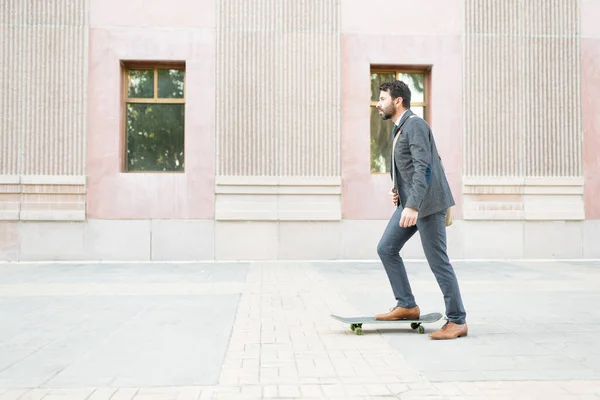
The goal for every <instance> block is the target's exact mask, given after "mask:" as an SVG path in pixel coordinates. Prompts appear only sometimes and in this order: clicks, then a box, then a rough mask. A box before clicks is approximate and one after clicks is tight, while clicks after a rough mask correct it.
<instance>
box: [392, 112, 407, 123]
mask: <svg viewBox="0 0 600 400" xmlns="http://www.w3.org/2000/svg"><path fill="white" fill-rule="evenodd" d="M407 111H408V109H406V110H404V112H403V113H402V114H401V115H400V117H398V120H397V121H396V122H395V123H394V125H396V126H400V120H402V117H403V116H404V114H406V112H407Z"/></svg>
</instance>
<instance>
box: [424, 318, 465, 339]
mask: <svg viewBox="0 0 600 400" xmlns="http://www.w3.org/2000/svg"><path fill="white" fill-rule="evenodd" d="M468 332H469V327H468V326H467V323H466V322H465V323H464V324H462V325H459V324H455V323H454V322H450V321H448V322H446V323H445V324H444V326H442V328H441V329H440V330H439V331H435V332H432V333H431V334H429V337H430V338H432V339H435V340H447V339H456V338H459V337H463V336H467V333H468Z"/></svg>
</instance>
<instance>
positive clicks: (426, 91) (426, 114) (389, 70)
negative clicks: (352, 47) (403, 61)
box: [369, 65, 431, 175]
mask: <svg viewBox="0 0 600 400" xmlns="http://www.w3.org/2000/svg"><path fill="white" fill-rule="evenodd" d="M372 74H394V75H395V79H397V80H399V75H400V74H423V101H418V102H413V101H412V99H411V102H410V108H411V109H412V108H413V107H423V119H424V120H425V121H426V122H427V123H428V124H431V123H430V117H431V115H430V114H431V104H430V102H429V97H430V90H431V66H427V67H422V68H419V67H401V66H398V67H390V66H374V65H372V66H371V68H370V70H369V79H370V78H371V75H372ZM411 94H412V93H411ZM378 102H379V101H373V100H371V93H370V92H369V126H370V122H371V111H372V107H376V106H377V103H378ZM369 129H370V128H369ZM370 138H371V131H370V130H369V143H370ZM370 154H371V149H370V145H369V173H370V174H371V175H383V174H386V175H387V174H389V171H387V172H373V171H372V170H371V167H370V165H371V156H370Z"/></svg>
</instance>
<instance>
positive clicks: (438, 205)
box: [393, 110, 455, 218]
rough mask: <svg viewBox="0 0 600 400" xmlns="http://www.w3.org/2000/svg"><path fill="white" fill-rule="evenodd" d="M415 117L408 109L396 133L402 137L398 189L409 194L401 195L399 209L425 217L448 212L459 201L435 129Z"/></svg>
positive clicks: (398, 145) (397, 153)
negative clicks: (439, 150)
mask: <svg viewBox="0 0 600 400" xmlns="http://www.w3.org/2000/svg"><path fill="white" fill-rule="evenodd" d="M411 115H414V113H413V112H412V111H411V110H406V112H405V113H404V115H403V116H402V118H401V119H400V129H399V130H398V133H396V134H398V135H401V136H400V137H399V138H398V140H397V142H396V146H395V147H394V149H393V151H394V165H393V168H395V173H396V184H395V186H396V190H397V191H398V193H405V194H406V196H399V206H401V207H409V208H414V209H415V210H418V211H419V218H423V217H426V216H428V215H431V214H435V213H437V212H440V211H444V210H446V209H448V207H452V206H453V205H454V204H455V202H454V198H453V197H452V192H451V191H450V185H448V180H447V179H446V174H445V173H444V169H443V168H442V164H441V160H440V157H439V155H438V151H437V147H436V145H435V140H434V139H433V134H432V133H431V128H430V127H429V125H428V124H427V122H425V121H424V120H423V119H422V118H420V117H418V116H416V115H415V116H414V117H413V118H410V116H411ZM401 186H402V187H401ZM402 197H406V198H405V199H402ZM403 202H405V204H402V203H403Z"/></svg>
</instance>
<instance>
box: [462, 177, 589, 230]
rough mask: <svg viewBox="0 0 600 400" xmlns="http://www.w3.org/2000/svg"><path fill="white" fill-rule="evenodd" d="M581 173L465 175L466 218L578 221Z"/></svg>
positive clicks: (580, 217)
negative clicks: (525, 175) (567, 174)
mask: <svg viewBox="0 0 600 400" xmlns="http://www.w3.org/2000/svg"><path fill="white" fill-rule="evenodd" d="M583 184H584V180H583V177H496V178H492V177H464V178H463V200H464V206H463V217H464V219H465V220H487V221H492V220H526V221H527V220H529V221H581V220H584V219H585V211H584V200H583Z"/></svg>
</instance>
